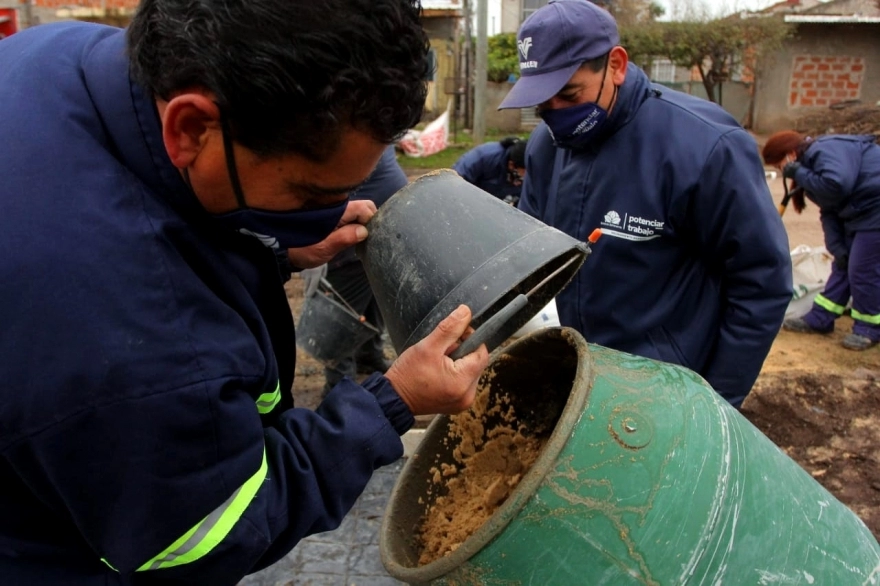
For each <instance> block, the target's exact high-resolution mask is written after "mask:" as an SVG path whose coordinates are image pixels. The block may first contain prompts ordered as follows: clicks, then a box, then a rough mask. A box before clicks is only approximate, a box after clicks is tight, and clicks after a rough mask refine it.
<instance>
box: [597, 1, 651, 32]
mask: <svg viewBox="0 0 880 586" xmlns="http://www.w3.org/2000/svg"><path fill="white" fill-rule="evenodd" d="M597 4H599V3H598V2H597ZM607 9H608V12H610V13H611V14H612V15H613V16H614V19H615V20H616V21H617V25H618V26H619V27H621V28H623V27H627V26H632V25H636V24H641V23H646V22H652V21H654V20H656V19H657V18H659V17H661V16H663V14H664V13H665V12H666V11H665V10H664V9H663V7H662V6H661V5H660V4H658V3H657V2H655V1H653V0H614V2H610V3H608V6H607Z"/></svg>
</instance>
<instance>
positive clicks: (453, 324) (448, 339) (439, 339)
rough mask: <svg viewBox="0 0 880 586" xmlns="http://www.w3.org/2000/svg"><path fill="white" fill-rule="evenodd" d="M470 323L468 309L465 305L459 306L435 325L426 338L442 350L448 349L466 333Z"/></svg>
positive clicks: (469, 311)
mask: <svg viewBox="0 0 880 586" xmlns="http://www.w3.org/2000/svg"><path fill="white" fill-rule="evenodd" d="M470 323H471V310H470V308H469V307H468V306H467V305H459V306H458V307H457V308H455V311H453V312H452V313H450V314H449V315H448V316H446V317H445V318H444V319H443V321H441V322H440V323H439V324H437V327H436V328H435V329H434V331H433V332H431V333H430V334H428V336H427V338H428V339H429V340H430V342H431V343H432V344H440V345H442V346H443V348H449V347H450V346H452V345H453V344H455V343H456V342H457V341H458V340H459V338H461V336H462V335H463V334H464V333H465V332H466V331H467V329H468V325H469V324H470Z"/></svg>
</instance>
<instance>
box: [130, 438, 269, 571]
mask: <svg viewBox="0 0 880 586" xmlns="http://www.w3.org/2000/svg"><path fill="white" fill-rule="evenodd" d="M268 469H269V467H268V465H267V464H266V450H265V448H264V449H263V463H262V464H261V465H260V469H259V470H257V473H256V474H254V475H253V476H251V477H250V478H249V479H248V480H247V481H246V482H245V483H244V484H242V485H241V486H240V487H239V488H238V490H236V491H235V492H234V493H233V494H232V496H230V497H229V498H228V499H227V500H226V502H225V503H223V504H222V505H220V506H219V507H218V508H217V509H216V510H214V511H213V512H212V513H211V514H209V515H208V516H207V517H205V518H204V519H202V520H201V521H200V522H199V523H198V524H197V525H196V526H195V527H193V528H192V529H190V530H189V531H187V532H186V533H184V534H183V535H182V536H181V537H180V538H179V539H178V540H177V541H175V542H174V543H172V544H171V545H170V546H168V548H167V549H166V550H165V551H163V552H162V553H160V554H159V555H157V556H156V557H154V558H153V559H151V560H150V561H148V562H147V563H145V564H144V565H142V566H141V567H140V568H138V569H137V571H138V572H145V571H148V570H160V569H162V568H171V567H174V566H181V565H183V564H189V563H192V562H194V561H196V560H199V559H201V558H203V557H204V556H206V555H208V554H209V553H211V550H213V549H214V548H215V547H217V545H218V544H219V543H220V542H221V541H223V539H224V538H225V537H226V536H227V535H229V532H230V531H232V528H233V526H235V524H236V523H238V520H239V519H241V516H242V515H243V514H244V511H245V509H247V508H248V505H250V503H251V501H252V500H253V499H254V496H255V495H256V494H257V491H258V490H259V489H260V486H262V485H263V481H264V480H265V479H266V473H267V471H268Z"/></svg>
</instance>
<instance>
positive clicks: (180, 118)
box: [161, 93, 220, 169]
mask: <svg viewBox="0 0 880 586" xmlns="http://www.w3.org/2000/svg"><path fill="white" fill-rule="evenodd" d="M161 117H162V140H163V142H164V143H165V150H166V151H167V152H168V156H169V157H170V158H171V163H172V164H173V165H174V166H175V167H177V168H178V169H185V168H187V167H189V166H191V165H192V164H193V161H195V159H196V157H198V155H199V153H200V152H201V151H202V149H203V148H204V146H205V144H206V142H207V140H208V135H209V133H211V132H212V131H214V130H216V129H217V128H219V127H220V108H219V107H218V106H217V104H216V103H215V102H214V101H213V100H212V99H211V98H210V97H209V96H206V95H204V94H200V93H183V94H179V95H177V96H175V97H173V98H171V100H170V101H169V102H167V103H166V104H164V108H163V109H162V111H161Z"/></svg>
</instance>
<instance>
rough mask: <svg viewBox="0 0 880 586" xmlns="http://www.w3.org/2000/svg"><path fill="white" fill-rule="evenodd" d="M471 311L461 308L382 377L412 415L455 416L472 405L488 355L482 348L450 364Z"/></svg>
mask: <svg viewBox="0 0 880 586" xmlns="http://www.w3.org/2000/svg"><path fill="white" fill-rule="evenodd" d="M470 321H471V310H470V309H468V308H467V306H465V305H460V306H459V307H458V309H456V310H455V311H453V312H452V313H451V314H449V316H447V317H446V319H444V320H443V321H442V322H440V324H439V325H438V326H437V327H436V328H435V329H434V331H433V332H431V333H430V334H428V335H427V336H426V337H425V338H424V339H423V340H420V341H419V342H418V343H416V344H415V345H414V346H411V347H409V348H407V349H406V350H405V351H404V352H403V354H401V355H400V356H399V357H398V358H397V360H395V361H394V364H392V365H391V368H389V369H388V372H387V373H385V376H386V377H387V378H388V380H389V381H391V386H393V387H394V390H396V391H397V394H398V395H400V398H401V399H403V402H404V403H406V404H407V406H408V407H409V409H410V411H412V413H413V415H432V414H434V413H458V412H460V411H464V410H465V409H467V408H468V407H470V406H471V404H472V403H473V402H474V397H475V395H476V392H477V381H479V378H480V374H481V373H482V372H483V370H485V368H486V366H488V364H489V352H488V351H487V350H486V346H485V345H482V346H480V347H479V348H478V349H477V350H475V351H474V352H471V353H470V354H468V355H466V356H464V357H463V358H460V359H459V360H452V359H451V358H450V357H449V356H448V355H449V353H451V352H452V351H453V350H455V349H456V348H457V347H458V340H459V338H461V336H462V335H463V334H464V333H465V331H467V329H468V325H469V324H470Z"/></svg>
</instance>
